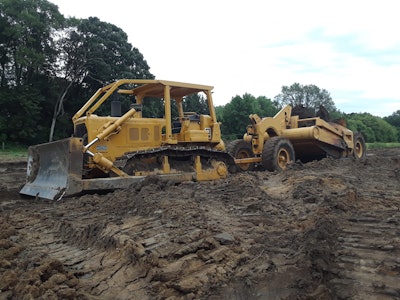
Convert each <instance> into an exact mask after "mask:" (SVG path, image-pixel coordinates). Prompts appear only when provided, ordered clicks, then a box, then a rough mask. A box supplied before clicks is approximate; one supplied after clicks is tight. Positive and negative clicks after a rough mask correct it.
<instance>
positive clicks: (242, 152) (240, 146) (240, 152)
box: [227, 140, 255, 172]
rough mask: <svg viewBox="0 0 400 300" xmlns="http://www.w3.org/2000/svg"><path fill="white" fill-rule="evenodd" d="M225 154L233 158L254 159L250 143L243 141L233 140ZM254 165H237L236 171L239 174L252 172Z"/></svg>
mask: <svg viewBox="0 0 400 300" xmlns="http://www.w3.org/2000/svg"><path fill="white" fill-rule="evenodd" d="M227 152H228V153H229V154H230V155H231V156H233V157H234V158H248V157H254V154H253V149H252V147H251V144H250V143H247V142H246V141H244V140H234V141H233V142H231V143H230V144H229V145H228V147H227ZM254 166H255V164H254V163H249V164H237V165H236V169H237V171H240V172H246V171H252V170H253V169H254Z"/></svg>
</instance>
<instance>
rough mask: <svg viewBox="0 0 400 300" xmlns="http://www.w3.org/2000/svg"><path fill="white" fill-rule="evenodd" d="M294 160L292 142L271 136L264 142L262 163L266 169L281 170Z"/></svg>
mask: <svg viewBox="0 0 400 300" xmlns="http://www.w3.org/2000/svg"><path fill="white" fill-rule="evenodd" d="M294 161H295V153H294V148H293V145H292V143H291V142H290V141H289V140H288V139H285V138H283V137H280V136H276V137H272V138H270V139H269V140H267V141H266V142H265V143H264V149H263V152H262V165H263V167H264V168H265V169H266V170H268V171H271V172H272V171H282V170H284V169H286V166H287V164H288V163H290V162H294Z"/></svg>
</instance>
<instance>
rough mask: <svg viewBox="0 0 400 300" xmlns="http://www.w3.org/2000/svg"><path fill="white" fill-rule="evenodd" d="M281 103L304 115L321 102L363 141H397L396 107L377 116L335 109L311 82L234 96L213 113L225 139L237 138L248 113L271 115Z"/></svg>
mask: <svg viewBox="0 0 400 300" xmlns="http://www.w3.org/2000/svg"><path fill="white" fill-rule="evenodd" d="M284 105H291V106H292V107H293V108H294V107H302V108H303V110H302V111H303V112H306V114H307V115H306V116H303V117H311V116H315V115H316V113H317V111H318V110H319V108H320V106H321V105H322V106H323V107H324V108H325V109H326V110H327V111H328V113H329V116H330V119H331V120H332V121H334V120H335V119H344V120H345V121H346V124H347V127H348V128H349V129H351V130H353V131H358V132H361V133H362V134H363V135H364V137H365V140H366V141H367V142H370V143H373V142H384V143H387V142H400V110H398V111H396V112H394V113H393V114H392V115H390V116H388V117H384V118H381V117H377V116H373V115H371V114H369V113H351V114H346V113H343V112H341V111H340V110H338V109H337V108H336V106H335V103H334V102H333V100H332V97H331V96H330V94H329V92H328V91H327V90H325V89H320V88H319V87H317V86H315V85H312V84H311V85H301V84H299V83H294V84H292V85H291V86H283V87H282V90H281V93H280V94H279V95H277V96H276V97H274V99H269V98H267V97H264V96H261V97H254V96H253V95H251V94H248V93H246V94H244V95H243V96H238V95H237V96H235V97H233V98H232V100H231V101H230V102H229V103H227V104H226V105H223V106H218V107H216V111H217V116H218V118H219V120H221V121H222V126H221V130H222V134H223V136H224V138H226V139H237V138H241V137H242V136H243V134H244V133H245V132H246V126H247V125H248V124H249V114H252V113H256V114H258V115H259V116H260V117H273V116H274V115H275V114H276V113H277V112H278V111H279V110H280V109H281V108H282V107H283V106H284Z"/></svg>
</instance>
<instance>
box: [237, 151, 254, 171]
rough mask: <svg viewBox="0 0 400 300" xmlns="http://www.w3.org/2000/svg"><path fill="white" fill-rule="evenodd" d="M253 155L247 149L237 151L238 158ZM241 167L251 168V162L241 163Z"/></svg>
mask: <svg viewBox="0 0 400 300" xmlns="http://www.w3.org/2000/svg"><path fill="white" fill-rule="evenodd" d="M249 157H251V156H250V154H249V153H248V152H247V151H246V150H241V151H239V152H238V153H237V155H236V158H239V159H240V158H249ZM239 168H240V169H242V170H243V171H246V170H248V169H249V168H250V163H248V164H240V165H239Z"/></svg>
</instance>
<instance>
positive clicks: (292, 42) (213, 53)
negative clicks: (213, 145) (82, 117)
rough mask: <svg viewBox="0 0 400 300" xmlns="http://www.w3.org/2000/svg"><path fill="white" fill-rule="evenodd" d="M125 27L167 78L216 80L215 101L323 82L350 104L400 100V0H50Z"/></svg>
mask: <svg viewBox="0 0 400 300" xmlns="http://www.w3.org/2000/svg"><path fill="white" fill-rule="evenodd" d="M50 1H52V2H53V3H56V4H57V5H58V6H59V8H60V11H61V13H63V14H64V15H73V16H77V17H79V18H85V17H88V16H97V17H99V18H100V19H101V20H102V21H106V22H110V23H113V24H115V25H117V26H119V27H120V28H122V29H123V30H124V31H125V32H126V33H127V34H128V36H129V41H130V42H131V43H132V45H133V46H135V47H137V48H138V49H139V51H140V52H141V53H142V54H143V55H144V57H145V59H146V60H147V62H148V64H149V65H150V67H151V72H152V73H153V74H154V75H156V77H157V78H159V79H168V80H176V81H183V82H192V83H200V84H207V85H213V86H214V87H215V89H214V102H215V103H216V104H217V105H221V104H225V103H227V102H229V101H230V100H231V98H232V97H234V96H235V95H243V94H244V93H250V94H253V95H255V96H266V97H269V98H273V97H275V96H276V95H277V94H279V93H280V91H281V87H282V86H283V85H291V84H293V83H294V82H299V83H301V84H315V85H317V86H318V87H320V88H324V89H326V90H328V91H329V92H330V94H331V96H332V98H333V100H334V102H335V103H336V106H337V107H338V108H339V109H340V110H342V111H345V112H348V113H350V112H352V111H357V112H360V111H364V110H365V111H367V112H370V113H372V114H375V115H380V116H384V115H389V114H391V113H393V112H394V111H396V110H398V109H400V97H399V93H398V91H397V85H398V83H397V81H398V80H397V78H398V74H400V35H399V34H398V32H397V31H398V28H400V18H398V16H397V15H398V9H397V6H398V3H397V1H396V0H382V1H379V2H378V1H375V0H364V1H361V0H352V1H344V0H337V1H330V2H329V1H328V2H326V1H318V0H304V1H295V0H281V1H264V0H248V1H246V2H243V1H239V0H232V1H214V0H213V1H211V0H202V1H183V0H169V1H163V0H154V1H130V2H126V1H123V0H114V1H113V3H112V5H110V3H109V2H108V1H103V0H97V1H94V0H86V1H81V0H79V1H78V0H69V1H64V0H50Z"/></svg>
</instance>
